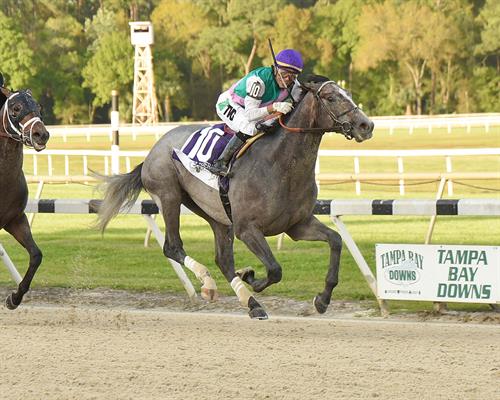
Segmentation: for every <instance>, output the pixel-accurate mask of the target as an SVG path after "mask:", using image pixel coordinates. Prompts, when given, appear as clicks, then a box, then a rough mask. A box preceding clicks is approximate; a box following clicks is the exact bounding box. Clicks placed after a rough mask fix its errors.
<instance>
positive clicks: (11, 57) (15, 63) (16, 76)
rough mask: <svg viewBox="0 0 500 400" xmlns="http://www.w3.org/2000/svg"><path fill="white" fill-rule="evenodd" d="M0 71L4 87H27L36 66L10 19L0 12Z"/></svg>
mask: <svg viewBox="0 0 500 400" xmlns="http://www.w3.org/2000/svg"><path fill="white" fill-rule="evenodd" d="M0 54H1V55H2V56H1V59H0V70H1V71H2V73H3V74H4V75H5V81H6V85H7V86H8V87H12V88H16V89H17V88H21V87H27V86H29V83H30V80H31V78H32V76H33V75H34V74H35V73H36V70H37V66H36V63H35V60H34V58H33V56H34V53H33V51H32V50H31V49H30V48H29V45H28V42H27V40H26V39H25V38H24V36H23V34H22V33H21V32H20V31H19V30H18V29H17V25H16V23H15V21H14V20H13V19H12V18H9V17H7V16H6V15H5V14H4V13H3V12H1V11H0Z"/></svg>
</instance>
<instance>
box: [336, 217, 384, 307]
mask: <svg viewBox="0 0 500 400" xmlns="http://www.w3.org/2000/svg"><path fill="white" fill-rule="evenodd" d="M331 219H332V221H333V222H334V223H335V225H336V226H337V229H338V231H339V234H340V236H342V240H343V241H344V243H345V245H346V246H347V248H348V249H349V252H350V253H351V255H352V258H354V261H356V264H358V267H359V270H360V271H361V273H362V274H363V276H364V278H365V280H366V282H367V283H368V286H370V289H371V290H372V292H373V294H374V295H375V298H376V299H377V301H378V304H379V306H380V311H381V313H382V315H384V316H387V315H388V314H389V309H388V306H387V303H386V302H385V300H382V299H380V298H379V297H378V294H377V280H376V279H375V277H374V276H373V273H372V271H371V269H370V267H369V266H368V264H367V263H366V260H365V258H364V257H363V255H362V254H361V251H360V250H359V248H358V246H357V245H356V242H355V241H354V239H353V238H352V237H351V234H350V233H349V231H348V230H347V228H346V227H345V225H344V223H343V222H342V221H341V220H340V216H339V215H332V216H331Z"/></svg>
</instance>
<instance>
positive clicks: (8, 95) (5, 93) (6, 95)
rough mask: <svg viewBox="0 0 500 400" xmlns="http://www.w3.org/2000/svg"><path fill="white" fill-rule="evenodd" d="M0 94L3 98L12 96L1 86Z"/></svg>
mask: <svg viewBox="0 0 500 400" xmlns="http://www.w3.org/2000/svg"><path fill="white" fill-rule="evenodd" d="M0 92H2V94H3V95H4V96H5V97H10V95H11V94H12V93H11V91H10V90H9V89H7V88H6V87H3V86H0Z"/></svg>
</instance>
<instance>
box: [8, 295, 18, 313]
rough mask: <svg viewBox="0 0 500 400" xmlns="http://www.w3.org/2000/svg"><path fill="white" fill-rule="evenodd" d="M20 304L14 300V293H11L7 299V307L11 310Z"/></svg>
mask: <svg viewBox="0 0 500 400" xmlns="http://www.w3.org/2000/svg"><path fill="white" fill-rule="evenodd" d="M18 305H19V304H18ZM18 305H15V304H14V302H13V301H12V294H9V295H8V296H7V298H6V299H5V307H7V308H8V309H9V310H15V309H16V308H17V306H18Z"/></svg>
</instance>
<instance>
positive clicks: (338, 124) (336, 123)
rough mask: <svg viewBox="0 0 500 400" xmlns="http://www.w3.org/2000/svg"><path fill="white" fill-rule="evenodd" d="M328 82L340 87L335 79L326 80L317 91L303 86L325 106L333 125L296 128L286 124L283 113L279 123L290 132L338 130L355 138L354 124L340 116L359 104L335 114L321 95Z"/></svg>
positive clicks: (356, 107)
mask: <svg viewBox="0 0 500 400" xmlns="http://www.w3.org/2000/svg"><path fill="white" fill-rule="evenodd" d="M328 84H332V85H335V86H336V87H339V88H340V86H338V85H337V84H336V83H335V82H334V81H325V82H323V83H322V84H321V86H320V87H319V89H318V90H316V91H315V92H314V91H313V89H311V88H308V87H307V86H303V88H304V89H305V90H307V91H308V92H311V93H312V94H313V95H314V98H315V99H316V100H317V101H318V102H319V104H320V105H321V107H323V108H324V109H325V110H326V112H327V114H328V116H329V117H330V118H331V120H332V121H333V125H332V126H330V127H327V128H294V127H290V126H286V125H285V123H284V122H283V120H282V119H283V115H281V116H280V117H279V123H280V125H281V127H282V128H284V129H286V130H288V131H290V132H295V133H325V132H337V133H342V134H343V135H344V136H345V137H346V139H349V140H351V139H352V138H353V135H352V124H351V123H350V122H348V121H344V122H342V121H340V118H342V117H343V116H344V115H346V114H349V113H351V112H353V111H355V110H357V109H358V106H357V105H356V104H354V103H352V104H353V107H352V108H350V109H349V110H347V111H344V112H343V113H342V114H339V115H335V114H334V113H333V112H332V111H331V110H330V109H329V108H328V107H327V106H326V104H325V102H324V100H323V99H322V98H321V96H320V95H319V94H320V92H321V90H323V88H324V87H325V86H326V85H328Z"/></svg>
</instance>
